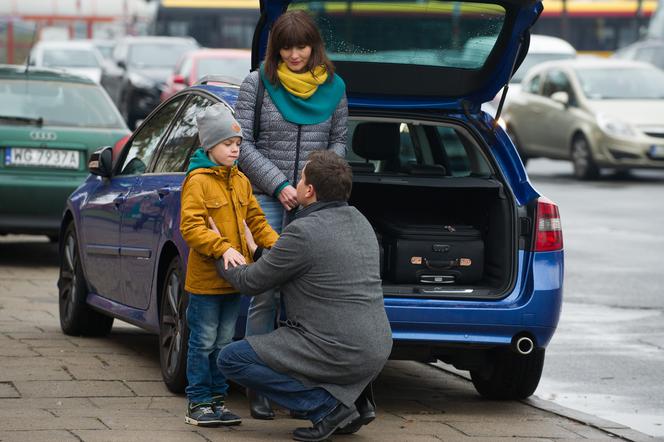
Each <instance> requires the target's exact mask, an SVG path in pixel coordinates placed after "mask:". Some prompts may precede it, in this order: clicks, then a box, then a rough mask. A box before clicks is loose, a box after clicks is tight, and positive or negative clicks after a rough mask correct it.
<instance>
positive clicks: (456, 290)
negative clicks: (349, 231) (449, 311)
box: [347, 118, 517, 299]
mask: <svg viewBox="0 0 664 442" xmlns="http://www.w3.org/2000/svg"><path fill="white" fill-rule="evenodd" d="M348 139H349V140H350V144H351V145H350V146H349V147H348V153H347V158H348V160H349V163H350V164H351V166H352V167H353V175H354V182H353V192H352V195H351V199H350V204H352V205H353V206H355V207H357V208H358V210H360V211H361V212H362V213H363V214H364V215H365V216H366V217H367V219H368V220H369V221H370V222H371V224H372V225H373V227H374V230H375V231H376V235H377V238H378V241H379V246H380V247H381V273H382V274H381V277H382V279H383V287H384V292H385V296H400V297H403V296H413V297H423V298H471V299H496V298H500V297H502V295H503V294H504V293H505V292H506V291H507V289H508V288H509V287H510V285H511V282H512V279H513V274H514V268H515V265H516V253H517V238H516V235H517V233H516V228H515V226H516V221H515V219H516V216H515V213H516V212H515V207H514V204H515V203H514V200H513V198H511V197H510V194H509V192H507V191H506V190H505V188H504V185H503V184H502V182H501V180H500V177H498V176H497V175H496V173H495V172H494V169H493V166H492V165H491V164H490V162H489V161H488V159H487V156H485V155H484V154H483V153H482V148H481V146H479V145H478V144H477V143H476V142H475V141H473V139H472V138H471V137H470V136H469V134H468V132H466V130H465V129H463V128H461V127H455V126H454V125H451V124H436V123H431V122H422V121H406V120H398V119H397V120H395V119H391V120H386V119H384V120H383V121H366V120H360V119H357V118H354V119H353V121H351V122H350V124H349V135H348Z"/></svg>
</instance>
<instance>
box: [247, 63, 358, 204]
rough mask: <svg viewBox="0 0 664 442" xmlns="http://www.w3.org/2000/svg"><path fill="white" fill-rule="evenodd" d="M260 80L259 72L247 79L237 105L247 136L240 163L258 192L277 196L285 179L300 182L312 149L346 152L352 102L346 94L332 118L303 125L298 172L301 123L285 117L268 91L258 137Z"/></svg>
mask: <svg viewBox="0 0 664 442" xmlns="http://www.w3.org/2000/svg"><path fill="white" fill-rule="evenodd" d="M258 81H259V77H258V71H254V72H252V73H250V74H249V75H248V76H247V78H245V80H244V81H243V82H242V86H240V93H239V95H238V98H237V103H236V105H235V118H236V119H237V121H238V122H239V123H240V125H241V126H242V135H243V137H244V138H243V140H242V147H241V148H240V158H239V166H240V168H241V169H242V172H244V174H245V175H247V176H248V177H249V180H250V181H251V184H252V185H253V187H254V193H258V194H267V195H270V196H276V195H274V192H275V191H276V190H277V188H279V187H280V186H281V184H283V183H284V182H286V181H288V182H290V183H291V184H292V185H293V186H295V185H296V184H297V180H298V179H299V177H300V173H301V172H302V167H303V166H304V164H305V163H306V160H307V157H308V156H309V154H310V153H311V152H313V151H316V150H323V149H332V150H334V152H336V153H337V154H338V155H340V156H342V157H343V156H345V155H346V132H347V130H348V128H347V127H346V123H347V119H348V102H347V100H346V95H345V94H344V96H343V97H342V98H341V100H340V101H339V104H338V105H337V109H336V110H335V111H334V113H333V114H332V116H331V117H330V118H328V119H327V120H325V121H323V122H322V123H319V124H311V125H302V126H301V129H300V130H301V133H300V149H299V161H298V171H297V174H295V159H296V158H295V157H296V150H297V148H296V146H297V138H298V125H297V124H294V123H290V122H288V121H286V120H284V118H283V117H282V116H281V113H280V112H279V110H278V109H277V107H276V106H275V105H274V103H273V102H272V99H271V98H270V95H269V94H268V93H267V92H265V95H264V98H263V109H262V111H261V122H260V132H259V135H258V142H256V141H255V140H254V134H253V125H254V108H255V107H256V89H257V87H258Z"/></svg>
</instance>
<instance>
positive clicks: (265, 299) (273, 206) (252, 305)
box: [245, 195, 284, 336]
mask: <svg viewBox="0 0 664 442" xmlns="http://www.w3.org/2000/svg"><path fill="white" fill-rule="evenodd" d="M256 199H257V200H258V204H260V206H261V209H262V210H263V213H265V218H267V222H268V224H270V227H272V228H273V229H274V230H275V231H276V232H277V233H279V234H281V227H282V225H283V217H284V206H282V205H281V203H280V202H279V200H278V199H275V198H272V197H269V196H267V195H256ZM278 305H279V290H278V289H271V290H268V291H267V292H264V294H261V295H259V296H254V297H253V298H251V300H250V302H249V310H248V311H247V329H246V332H245V335H246V336H252V335H264V334H265V333H270V332H271V331H272V330H274V321H275V319H276V316H277V306H278Z"/></svg>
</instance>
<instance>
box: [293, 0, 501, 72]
mask: <svg viewBox="0 0 664 442" xmlns="http://www.w3.org/2000/svg"><path fill="white" fill-rule="evenodd" d="M331 3H333V2H320V1H318V0H294V1H291V2H290V4H289V6H288V9H289V10H291V9H304V10H308V11H309V12H311V13H312V16H313V17H314V19H315V20H316V24H317V25H318V27H319V29H320V30H321V34H322V35H323V39H324V40H325V44H326V47H327V51H328V54H329V56H330V58H331V59H332V61H355V60H360V61H362V62H363V63H397V64H408V65H423V66H438V67H441V66H445V67H456V68H464V69H480V68H482V66H484V63H485V62H486V60H487V59H488V58H489V55H490V54H491V51H492V50H493V48H494V46H495V45H496V42H497V41H498V37H499V35H500V33H501V30H502V29H503V23H504V21H505V15H506V14H505V13H506V10H505V7H504V6H501V5H499V4H494V3H480V2H475V1H461V2H452V1H446V0H440V1H435V2H428V1H427V2H420V1H409V2H394V1H376V2H353V7H349V8H347V9H343V8H342V9H339V7H337V6H336V5H335V6H332V5H331ZM340 4H343V2H342V3H340ZM342 10H343V13H340V11H342ZM387 29H403V30H407V31H404V32H385V31H386V30H387Z"/></svg>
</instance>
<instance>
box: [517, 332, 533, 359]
mask: <svg viewBox="0 0 664 442" xmlns="http://www.w3.org/2000/svg"><path fill="white" fill-rule="evenodd" d="M534 349H535V343H534V342H533V340H532V339H530V338H529V337H528V336H521V337H519V338H517V339H516V341H515V342H514V350H515V351H516V352H517V353H519V354H520V355H529V354H530V353H532V352H533V350H534Z"/></svg>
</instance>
